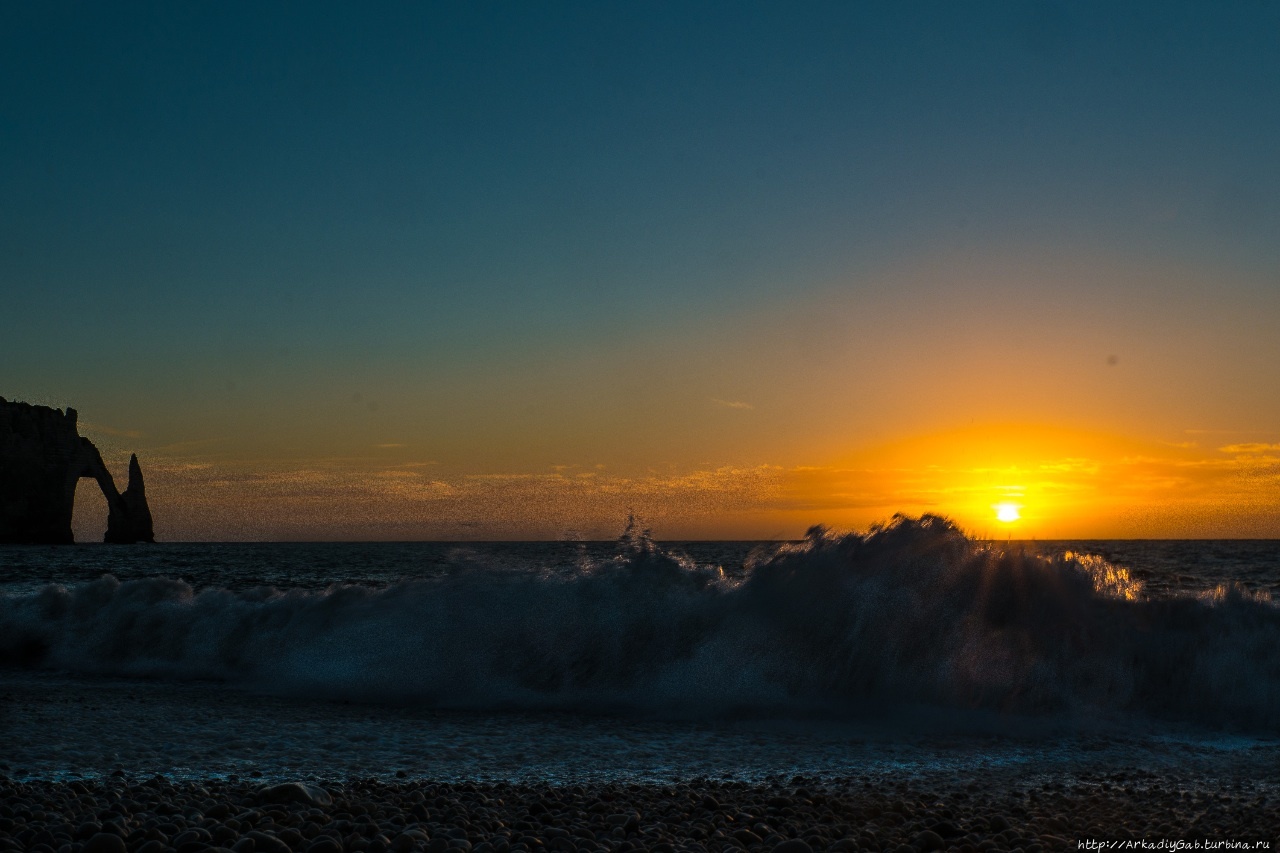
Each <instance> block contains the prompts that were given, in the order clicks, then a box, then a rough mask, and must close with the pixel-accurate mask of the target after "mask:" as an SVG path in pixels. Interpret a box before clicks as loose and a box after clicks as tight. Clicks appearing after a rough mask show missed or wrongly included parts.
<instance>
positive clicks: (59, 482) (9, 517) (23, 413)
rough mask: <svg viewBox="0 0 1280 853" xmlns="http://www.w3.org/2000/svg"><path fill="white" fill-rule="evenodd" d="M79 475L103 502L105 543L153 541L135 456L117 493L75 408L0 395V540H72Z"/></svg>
mask: <svg viewBox="0 0 1280 853" xmlns="http://www.w3.org/2000/svg"><path fill="white" fill-rule="evenodd" d="M81 477H92V478H93V479H94V480H97V482H98V486H99V488H101V489H102V494H103V495H104V496H105V497H106V499H107V533H106V535H105V536H104V537H103V540H104V541H106V542H117V543H125V544H128V543H133V542H154V541H155V534H154V533H153V532H152V524H151V509H150V508H149V507H148V506H147V494H146V489H145V487H144V486H143V484H142V469H141V468H140V467H139V466H138V457H137V456H136V455H134V456H132V457H130V459H129V485H128V486H126V487H125V490H124V492H120V491H119V490H118V489H117V488H116V484H115V480H113V479H112V478H111V472H110V471H108V470H107V466H106V465H104V464H103V463H102V455H101V454H100V453H99V452H98V448H96V447H94V446H93V442H91V441H90V440H89V439H87V438H84V437H82V436H81V435H80V433H79V432H78V431H77V429H76V410H75V409H72V408H68V409H67V410H66V412H63V411H62V410H61V409H51V408H49V407H48V406H32V405H29V404H27V403H17V402H9V401H8V400H5V398H3V397H0V543H34V544H63V543H70V542H73V541H74V539H73V538H72V534H71V512H72V508H73V505H74V503H75V497H76V483H77V482H78V481H79V480H80V478H81Z"/></svg>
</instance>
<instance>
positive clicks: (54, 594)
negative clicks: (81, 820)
mask: <svg viewBox="0 0 1280 853" xmlns="http://www.w3.org/2000/svg"><path fill="white" fill-rule="evenodd" d="M1277 649H1280V608H1277V607H1276V606H1275V605H1273V604H1272V603H1271V602H1270V601H1267V600H1265V599H1262V598H1259V597H1256V596H1251V595H1249V594H1247V593H1245V592H1242V591H1240V590H1238V589H1220V590H1219V591H1218V592H1217V593H1216V594H1214V595H1210V596H1200V597H1181V598H1156V597H1147V596H1145V595H1144V593H1143V590H1142V588H1141V585H1140V584H1139V583H1138V582H1137V581H1135V580H1134V579H1132V578H1131V577H1130V576H1129V575H1128V574H1127V573H1126V572H1125V571H1124V570H1123V569H1121V568H1117V567H1115V566H1112V565H1110V564H1108V563H1106V562H1105V561H1103V560H1101V559H1099V558H1096V557H1087V556H1079V555H1073V554H1069V553H1068V554H1062V555H1059V556H1057V557H1043V556H1037V555H1032V554H1027V553H1022V552H1020V551H1017V550H1002V549H1000V548H999V547H993V546H990V545H989V544H986V543H982V542H978V541H975V540H972V539H969V538H967V537H966V536H965V535H964V534H963V533H962V532H961V531H960V530H959V529H958V528H957V527H956V526H955V525H954V524H953V523H952V522H950V521H948V520H947V519H945V518H941V517H938V516H928V515H926V516H923V517H921V518H918V519H913V518H905V517H901V516H898V517H895V518H894V519H893V520H892V521H891V522H889V523H887V524H885V525H881V526H877V527H874V528H872V529H871V530H870V531H869V532H867V533H865V534H843V535H836V534H832V533H829V532H827V531H825V530H823V529H821V528H814V529H813V530H811V531H810V533H809V535H808V537H807V538H806V540H805V541H804V542H802V543H799V544H794V545H787V546H781V547H778V548H776V549H774V550H773V551H771V552H769V553H764V554H760V555H757V556H756V557H755V558H753V560H752V561H751V562H750V564H749V565H748V567H747V571H746V572H745V575H744V576H743V577H742V578H737V579H733V578H729V577H726V576H725V575H724V573H723V572H721V571H719V570H717V569H708V568H706V567H698V566H696V565H694V564H692V563H691V562H690V561H687V560H685V559H683V558H682V557H680V556H679V555H677V554H673V553H668V552H666V551H664V550H663V549H662V548H660V547H659V546H657V545H655V544H654V543H653V542H651V541H650V540H649V539H648V538H647V537H644V536H642V535H636V534H634V533H632V532H630V531H629V532H628V534H627V535H625V536H624V537H623V539H622V541H621V542H620V543H619V548H618V552H617V554H616V556H615V557H614V558H613V559H611V560H604V561H600V562H596V563H593V564H584V565H582V566H581V567H580V568H579V569H578V571H576V572H574V573H571V574H568V575H563V576H562V575H556V574H549V573H537V572H533V571H531V572H528V573H513V572H493V571H484V570H482V569H475V570H470V571H461V572H457V573H453V574H449V575H447V576H444V577H439V578H433V579H430V580H417V581H408V582H403V583H398V584H395V585H392V586H388V587H385V588H381V589H375V588H369V587H361V586H335V587H331V588H329V589H327V590H324V591H313V590H278V589H274V588H261V589H257V590H251V591H241V592H232V591H228V590H206V591H202V592H199V593H197V592H195V591H194V590H193V589H192V587H190V586H189V585H187V584H186V583H183V582H181V581H177V580H166V579H143V580H135V581H128V582H123V583H122V582H120V581H118V580H116V579H115V578H114V577H112V576H110V575H104V576H103V577H102V578H100V579H98V580H96V581H92V582H89V583H84V584H78V585H75V586H72V587H69V588H67V587H63V586H58V585H50V586H47V587H45V588H43V589H41V590H39V591H38V592H34V593H30V594H20V595H9V596H6V597H3V598H0V664H4V665H8V666H25V667H41V668H48V669H58V670H67V671H73V672H80V673H101V674H112V675H129V676H148V677H159V678H184V679H218V680H223V681H226V682H228V683H230V684H234V685H237V686H241V687H244V688H247V689H255V690H269V691H276V692H284V693H289V694H298V695H308V696H321V697H334V698H349V699H358V700H379V701H395V702H411V703H422V704H429V705H433V706H436V707H466V708H574V709H593V710H610V711H619V712H626V711H642V712H659V713H675V714H697V715H716V714H724V713H740V712H752V713H754V712H769V713H783V714H787V713H803V714H809V713H823V714H834V715H837V716H840V715H857V714H866V713H869V712H870V713H873V712H875V711H876V710H883V709H885V708H891V707H898V706H901V705H904V704H909V705H924V706H932V707H936V708H943V709H973V710H982V711H994V712H1000V713H1009V714H1016V715H1042V714H1067V715H1080V716H1085V715H1087V716H1090V717H1102V718H1104V719H1112V718H1117V717H1120V718H1127V717H1133V716H1138V717H1145V718H1155V719H1166V720H1185V721H1192V722H1197V723H1202V724H1209V725H1213V726H1238V727H1246V728H1253V729H1258V728H1261V729H1268V730H1277V729H1280V654H1278V653H1277Z"/></svg>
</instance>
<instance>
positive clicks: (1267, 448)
mask: <svg viewBox="0 0 1280 853" xmlns="http://www.w3.org/2000/svg"><path fill="white" fill-rule="evenodd" d="M1218 449H1219V450H1221V451H1222V452H1223V453H1273V452H1275V451H1277V450H1280V444H1262V443H1261V442H1256V441H1255V442H1249V443H1246V444H1228V445H1227V446H1226V447H1219V448H1218Z"/></svg>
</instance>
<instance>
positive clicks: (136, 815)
mask: <svg viewBox="0 0 1280 853" xmlns="http://www.w3.org/2000/svg"><path fill="white" fill-rule="evenodd" d="M1278 829H1280V785H1277V783H1276V780H1262V779H1251V778H1247V777H1236V778H1224V777H1217V778H1205V777H1194V776H1190V775H1182V774H1177V773H1153V772H1150V771H1146V770H1142V769H1130V770H1120V769H1118V770H1115V771H1113V772H1111V773H1081V774H1071V773H1057V774H1033V773H1026V772H1019V773H993V774H984V775H979V776H975V777H974V778H971V779H968V780H965V779H958V778H955V777H954V776H952V777H950V778H948V777H944V776H939V777H938V778H936V779H927V778H919V777H917V778H903V779H899V780H891V779H887V778H884V777H877V776H870V775H867V776H850V777H846V778H843V779H818V778H810V777H803V776H801V777H793V778H790V779H776V780H774V781H770V782H765V783H749V782H724V781H713V780H708V779H691V780H688V781H685V782H681V783H673V784H639V783H621V782H619V783H590V784H574V783H565V784H558V785H553V784H543V783H480V782H459V783H444V782H433V781H430V780H427V779H404V780H399V781H396V782H385V781H379V780H375V779H350V780H345V781H337V780H325V781H321V782H318V783H300V782H294V783H284V784H278V785H267V786H264V785H263V784H262V783H261V781H259V780H250V779H235V780H219V779H210V780H205V781H203V782H201V781H191V780H187V781H179V782H171V781H169V780H167V779H165V778H164V777H159V776H156V777H152V778H150V779H144V780H129V779H127V778H125V777H124V776H122V775H121V776H110V777H105V778H102V779H99V780H81V781H65V782H48V781H32V782H15V781H12V780H8V779H4V780H0V850H5V851H8V850H24V851H29V853H100V851H101V852H102V853H118V851H126V850H127V851H139V853H164V851H175V853H197V851H200V850H232V851H236V853H254V851H257V852H258V853H261V851H274V853H285V851H311V853H344V851H386V850H393V851H430V853H437V851H450V850H461V851H467V850H470V851H472V853H509V852H510V851H528V853H536V851H541V850H556V851H560V850H563V851H618V852H619V853H622V851H638V850H650V851H659V853H660V852H661V851H667V852H668V853H674V851H715V853H720V851H723V850H748V851H775V850H776V851H779V853H803V852H804V851H805V850H836V851H839V850H903V849H907V850H913V851H915V850H920V851H928V850H952V849H954V850H962V851H963V850H973V851H977V850H1008V851H1012V850H1017V849H1022V850H1023V851H1025V853H1033V851H1036V850H1059V849H1062V850H1065V849H1078V843H1079V842H1081V841H1083V840H1087V839H1146V840H1147V841H1150V842H1155V841H1159V840H1168V841H1176V840H1183V841H1188V842H1194V841H1195V840H1200V841H1202V842H1203V841H1206V840H1207V841H1240V840H1248V841H1269V842H1270V843H1271V845H1272V847H1271V849H1276V846H1277V844H1280V835H1278ZM904 845H905V847H904ZM1165 849H1169V848H1165ZM1223 849H1228V848H1223Z"/></svg>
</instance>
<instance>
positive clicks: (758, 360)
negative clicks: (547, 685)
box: [0, 2, 1280, 540]
mask: <svg viewBox="0 0 1280 853" xmlns="http://www.w3.org/2000/svg"><path fill="white" fill-rule="evenodd" d="M795 5H796V4H781V3H778V4H758V3H723V4H720V3H689V2H680V3H671V4H660V3H634V4H604V3H581V4H559V3H556V4H525V3H506V4H487V3H466V4H463V3H459V4H430V5H426V6H422V5H417V4H404V5H402V6H397V5H395V4H384V5H381V6H379V7H377V9H376V10H372V11H371V10H368V9H364V8H360V7H359V6H358V4H350V3H345V4H339V3H319V2H308V3H295V4H284V3H280V4H256V3H253V4H251V3H244V4H238V3H217V4H213V3H209V4H164V3H155V4H146V5H141V4H93V5H90V4H70V5H65V6H64V5H59V4H55V3H33V4H12V3H11V4H5V5H4V6H3V7H0V79H4V80H5V81H6V82H5V85H4V86H3V87H0V291H2V296H0V395H3V396H5V397H7V398H9V399H21V400H26V401H28V402H33V403H44V404H47V405H54V406H67V405H71V406H75V407H76V408H77V409H78V410H79V412H80V417H81V422H82V433H83V434H85V435H88V436H90V437H91V438H93V439H94V441H95V442H97V443H98V445H99V447H101V448H102V450H103V452H104V456H105V457H106V459H107V461H108V463H109V464H110V465H112V466H113V468H114V469H115V470H116V471H117V476H118V477H123V471H124V466H125V463H126V461H127V459H128V454H129V452H131V451H136V452H137V453H138V454H139V456H140V458H141V460H142V464H143V470H144V472H146V474H147V483H148V493H149V495H150V497H151V503H152V507H153V511H154V513H155V516H156V529H157V535H158V536H159V537H160V538H162V539H171V540H172V539H215V540H216V539H239V538H250V539H275V538H286V539H366V538H372V539H384V538H395V539H424V538H523V537H537V538H542V537H551V538H556V537H562V536H587V537H599V536H611V535H615V534H616V533H617V532H619V531H620V530H621V528H622V525H623V524H624V522H625V518H626V515H627V513H628V511H634V512H636V513H637V514H638V515H639V516H640V517H641V518H642V519H643V520H644V521H645V522H647V523H648V524H650V525H651V526H652V527H653V529H654V532H655V534H656V535H658V536H659V537H664V538H682V537H710V538H719V537H747V538H769V537H792V536H797V535H799V534H801V533H802V532H803V531H804V530H805V528H807V527H808V526H809V525H810V524H815V523H826V524H830V525H834V526H838V527H862V526H865V525H867V524H869V523H872V522H874V521H876V520H881V519H884V518H887V517H888V516H889V515H891V514H892V513H893V512H896V511H906V512H910V513H919V512H941V513H945V514H949V515H952V516H954V517H955V518H957V520H959V521H960V522H961V523H962V524H964V525H965V526H967V527H969V528H970V529H972V530H974V531H975V532H978V533H985V534H989V535H999V536H1001V537H1003V536H1004V535H1015V536H1037V537H1041V538H1053V537H1066V536H1073V537H1086V536H1093V537H1118V536H1136V537H1148V536H1192V537H1203V536H1280V393H1278V391H1280V98H1278V97H1277V93H1278V92H1280V49H1278V44H1277V33H1280V6H1277V5H1276V4H1274V3H1264V2H1238V3H1231V4H1213V3H1194V4H1186V3H1174V2H1159V3H1149V4H1142V3H1125V4H1116V3H1111V2H1106V3H1103V2H1099V3H1082V2H1072V3H1047V2H1045V3H1038V2H1016V3H992V2H983V3H971V4H961V3H952V2H938V3H901V2H894V3H885V4H871V3H857V4H855V3H833V4H805V5H803V6H802V7H801V8H799V9H797V8H794V6H795ZM89 486H91V484H90V483H88V481H86V482H85V484H84V485H83V486H82V489H81V491H80V494H81V496H82V497H85V496H86V495H87V496H88V497H87V498H85V499H84V500H82V501H81V504H80V506H79V507H78V512H77V519H76V530H77V538H79V539H82V540H96V539H98V538H100V536H101V530H102V528H103V526H104V517H105V505H104V504H103V505H100V504H99V503H95V502H100V499H98V498H95V497H93V495H92V492H91V490H90V488H89ZM999 502H1014V503H1017V504H1018V505H1019V506H1020V507H1021V510H1022V520H1021V521H1019V522H1017V523H1016V524H1013V525H1004V524H1001V523H998V522H997V521H996V517H995V513H994V510H993V507H994V505H995V504H996V503H999Z"/></svg>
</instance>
